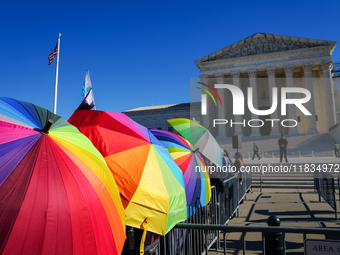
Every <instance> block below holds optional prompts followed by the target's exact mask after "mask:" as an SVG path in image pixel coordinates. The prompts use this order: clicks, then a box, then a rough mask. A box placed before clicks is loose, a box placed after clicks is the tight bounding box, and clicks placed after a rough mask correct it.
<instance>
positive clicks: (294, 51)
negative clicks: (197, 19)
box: [195, 33, 337, 138]
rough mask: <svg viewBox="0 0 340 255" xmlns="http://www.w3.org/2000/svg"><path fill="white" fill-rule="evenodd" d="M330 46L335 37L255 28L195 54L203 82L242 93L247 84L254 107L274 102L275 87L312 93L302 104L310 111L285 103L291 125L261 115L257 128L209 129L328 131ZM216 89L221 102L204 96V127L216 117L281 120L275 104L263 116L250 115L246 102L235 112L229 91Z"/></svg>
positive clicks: (225, 131) (217, 131)
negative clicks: (220, 46) (224, 44)
mask: <svg viewBox="0 0 340 255" xmlns="http://www.w3.org/2000/svg"><path fill="white" fill-rule="evenodd" d="M335 46H336V42H334V41H325V40H317V39H307V38H299V37H292V36H282V35H274V34H265V33H257V34H255V35H253V36H250V37H248V38H246V39H244V40H241V41H239V42H237V43H234V44H232V45H230V46H228V47H225V48H223V49H221V50H219V51H216V52H214V53H212V54H210V55H208V56H205V57H203V58H201V59H198V60H196V61H195V64H196V65H197V67H198V68H199V69H200V79H201V81H202V83H205V84H208V85H210V86H212V87H214V86H215V84H232V85H235V86H237V87H238V88H240V89H241V90H242V91H243V94H244V95H247V88H248V87H251V88H252V91H253V106H254V108H255V109H259V110H265V109H269V108H270V106H271V105H272V102H273V98H272V97H273V96H272V89H273V88H275V87H277V88H278V91H280V89H281V88H283V87H300V88H306V89H307V90H309V91H310V93H311V99H310V100H309V101H308V102H307V103H306V104H304V105H305V106H306V108H308V110H309V111H310V113H311V114H312V116H306V115H304V114H302V112H301V110H300V109H299V108H298V107H295V106H294V105H288V106H287V118H289V119H293V120H296V122H297V126H296V127H284V126H282V125H279V123H280V122H279V121H277V122H275V123H274V122H268V121H267V122H265V121H264V123H265V124H264V125H263V126H261V127H258V128H254V127H249V126H242V125H234V126H232V127H231V126H229V125H217V127H216V128H213V129H210V130H211V132H212V133H213V134H214V135H215V136H217V137H220V138H223V137H231V136H233V135H243V136H259V135H279V134H280V133H284V134H312V133H327V132H328V131H329V129H330V128H331V127H333V126H334V125H336V124H337V117H336V109H335V100H334V88H333V87H334V86H333V82H332V79H331V78H332V74H331V70H332V60H331V57H332V52H333V50H334V48H335ZM217 92H218V95H219V96H220V97H221V100H222V103H223V104H222V106H221V105H217V107H216V106H215V105H213V102H212V100H207V108H208V109H207V111H208V114H207V115H203V116H202V123H201V124H203V126H205V127H209V126H211V124H212V119H216V118H217V119H227V120H232V121H234V122H238V123H240V122H241V123H242V121H244V120H246V121H247V120H249V119H261V120H265V119H279V120H280V121H281V120H282V116H280V114H279V112H280V110H281V109H280V105H278V106H279V107H278V108H277V110H276V111H275V112H274V113H272V114H271V115H268V116H254V114H252V113H251V112H250V111H249V110H248V107H245V114H244V116H240V115H234V114H233V98H232V94H231V93H230V91H228V90H226V89H217ZM202 93H205V92H202ZM299 96H301V97H302V95H295V97H296V98H299ZM278 97H279V98H280V92H279V94H278ZM246 101H247V100H245V104H246V103H247V102H246ZM242 118H243V119H242Z"/></svg>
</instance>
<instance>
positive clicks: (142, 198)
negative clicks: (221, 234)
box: [68, 110, 187, 235]
mask: <svg viewBox="0 0 340 255" xmlns="http://www.w3.org/2000/svg"><path fill="white" fill-rule="evenodd" d="M68 121H69V122H70V123H71V124H73V125H75V126H76V127H77V128H78V129H79V130H80V131H81V132H82V133H83V134H84V135H86V136H87V137H88V138H89V139H90V140H91V141H92V143H93V144H94V146H95V147H96V148H97V149H98V150H99V151H100V152H101V154H102V155H103V157H104V158H105V160H106V162H107V165H108V166H109V168H110V169H111V171H112V172H113V175H114V177H115V180H116V182H117V186H118V189H119V191H120V194H121V199H122V202H123V205H124V207H125V213H126V225H128V226H131V227H135V228H141V225H142V224H143V222H145V220H146V218H148V227H147V230H148V231H150V232H153V233H156V234H159V235H165V234H166V233H167V232H169V231H170V230H171V229H172V228H173V227H174V226H175V225H176V224H177V223H178V222H181V221H184V220H185V219H186V218H187V217H186V215H187V207H186V197H185V187H184V181H183V174H182V171H181V169H179V167H178V166H177V165H176V163H175V162H174V161H173V159H172V158H171V156H170V154H169V152H168V150H167V149H166V148H165V147H164V146H163V145H162V144H161V142H159V141H158V140H157V139H156V138H155V137H154V135H152V134H151V132H150V131H149V130H148V129H147V128H146V127H144V126H142V125H139V124H138V123H136V122H135V121H133V120H132V119H130V118H129V117H127V116H126V115H125V114H123V113H113V112H104V111H93V110H91V111H90V110H77V111H75V112H74V113H73V115H72V116H71V117H70V119H69V120H68ZM143 229H144V230H145V228H143Z"/></svg>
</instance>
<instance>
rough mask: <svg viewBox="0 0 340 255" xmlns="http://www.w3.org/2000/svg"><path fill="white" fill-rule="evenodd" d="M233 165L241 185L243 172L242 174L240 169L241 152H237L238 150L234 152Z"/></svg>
mask: <svg viewBox="0 0 340 255" xmlns="http://www.w3.org/2000/svg"><path fill="white" fill-rule="evenodd" d="M234 167H235V170H236V173H239V176H240V177H239V182H240V184H241V185H242V183H243V174H242V171H241V170H243V167H244V163H243V157H242V154H241V153H239V152H236V153H235V162H234Z"/></svg>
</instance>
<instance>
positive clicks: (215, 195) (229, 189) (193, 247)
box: [156, 173, 252, 255]
mask: <svg viewBox="0 0 340 255" xmlns="http://www.w3.org/2000/svg"><path fill="white" fill-rule="evenodd" d="M243 174H244V175H243V176H242V178H243V179H242V184H241V185H240V180H241V179H240V175H239V173H237V174H235V175H234V176H233V177H231V178H230V179H227V180H225V181H224V185H225V189H224V191H223V192H222V193H219V192H218V191H217V189H216V187H215V186H212V187H211V200H210V202H209V204H208V205H207V206H205V207H202V208H196V207H188V219H187V220H186V221H185V222H183V223H187V224H206V225H221V224H222V225H226V224H227V223H228V222H229V220H230V219H231V218H232V217H234V215H235V214H237V210H238V208H239V202H240V201H241V200H242V199H244V198H245V196H246V193H247V192H248V190H249V189H250V188H251V184H252V177H251V173H243ZM219 238H220V231H219V230H213V229H178V228H174V229H172V230H171V231H170V232H169V233H168V234H166V235H165V236H164V237H161V242H160V247H159V249H158V250H157V253H156V254H166V255H172V254H179V255H192V254H198V255H199V254H207V251H208V250H209V249H210V248H211V247H212V246H213V245H214V244H215V246H216V249H218V248H219V243H220V242H219V241H220V240H219Z"/></svg>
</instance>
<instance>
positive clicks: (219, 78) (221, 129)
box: [215, 73, 227, 139]
mask: <svg viewBox="0 0 340 255" xmlns="http://www.w3.org/2000/svg"><path fill="white" fill-rule="evenodd" d="M215 77H216V83H217V84H223V83H224V74H223V73H220V74H215ZM216 91H217V94H218V95H219V96H220V98H221V101H222V105H221V103H220V102H219V100H216V103H217V118H218V119H226V111H225V107H226V105H225V104H226V102H225V101H224V89H216ZM226 127H227V124H225V125H223V124H221V125H217V128H218V129H217V137H216V138H217V139H221V138H223V139H224V138H226V137H227V133H226Z"/></svg>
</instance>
